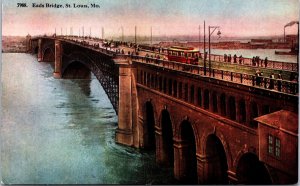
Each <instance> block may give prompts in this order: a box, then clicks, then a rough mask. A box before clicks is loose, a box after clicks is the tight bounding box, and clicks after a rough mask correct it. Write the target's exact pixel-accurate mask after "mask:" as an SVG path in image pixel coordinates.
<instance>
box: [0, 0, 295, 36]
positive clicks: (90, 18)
mask: <svg viewBox="0 0 300 186" xmlns="http://www.w3.org/2000/svg"><path fill="white" fill-rule="evenodd" d="M20 2H26V4H27V6H28V7H26V8H18V7H17V3H20ZM32 3H36V4H39V3H42V4H44V5H45V4H46V3H50V4H55V3H56V4H62V5H63V6H65V4H66V3H68V4H70V5H71V6H73V3H75V4H77V5H83V4H87V5H89V6H91V5H90V4H92V3H95V4H98V5H100V8H91V7H90V8H73V7H72V8H66V7H65V8H60V9H58V8H33V7H32ZM204 20H205V23H206V27H208V26H209V25H210V26H219V27H220V31H221V33H222V36H223V37H224V36H225V37H234V36H241V37H244V36H270V35H278V36H279V35H283V30H284V25H286V24H287V23H289V22H291V21H298V20H299V0H26V1H25V0H23V1H20V0H2V35H27V34H30V35H38V34H50V33H51V34H52V33H54V32H55V28H56V32H57V33H58V34H60V33H61V29H62V30H63V34H65V33H66V31H67V33H70V28H71V27H72V29H73V33H74V34H76V35H78V34H79V32H80V34H81V35H82V27H84V32H85V35H86V34H89V33H90V28H91V32H92V36H98V37H101V28H102V27H103V28H104V32H105V37H111V36H113V37H118V36H120V35H121V33H122V29H121V27H123V30H124V35H125V36H128V35H134V30H135V29H134V27H135V26H136V27H137V35H139V36H149V35H150V33H151V31H150V30H151V27H152V34H153V35H154V36H155V35H165V36H171V35H198V34H199V25H200V34H203V32H204V31H203V28H204V26H203V22H204ZM206 33H208V29H207V31H206ZM215 33H217V32H215ZM286 33H287V34H296V33H297V26H296V25H294V26H291V27H286Z"/></svg>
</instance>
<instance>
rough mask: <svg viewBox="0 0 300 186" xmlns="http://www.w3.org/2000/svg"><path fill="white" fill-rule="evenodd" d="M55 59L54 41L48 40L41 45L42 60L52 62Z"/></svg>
mask: <svg viewBox="0 0 300 186" xmlns="http://www.w3.org/2000/svg"><path fill="white" fill-rule="evenodd" d="M54 60H55V49H54V41H52V42H48V43H46V44H44V45H43V47H42V61H44V62H54Z"/></svg>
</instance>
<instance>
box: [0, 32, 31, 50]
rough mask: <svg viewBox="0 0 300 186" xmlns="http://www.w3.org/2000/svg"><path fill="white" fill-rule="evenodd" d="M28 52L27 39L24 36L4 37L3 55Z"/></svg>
mask: <svg viewBox="0 0 300 186" xmlns="http://www.w3.org/2000/svg"><path fill="white" fill-rule="evenodd" d="M24 52H26V38H25V37H22V36H3V37H2V53H24Z"/></svg>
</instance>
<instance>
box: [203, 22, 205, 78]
mask: <svg viewBox="0 0 300 186" xmlns="http://www.w3.org/2000/svg"><path fill="white" fill-rule="evenodd" d="M203 59H204V60H203V61H204V75H205V76H206V56H205V21H204V52H203Z"/></svg>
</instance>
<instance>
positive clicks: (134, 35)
mask: <svg viewBox="0 0 300 186" xmlns="http://www.w3.org/2000/svg"><path fill="white" fill-rule="evenodd" d="M134 43H135V47H134V48H135V49H134V51H135V52H136V47H137V44H136V26H135V27H134Z"/></svg>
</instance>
